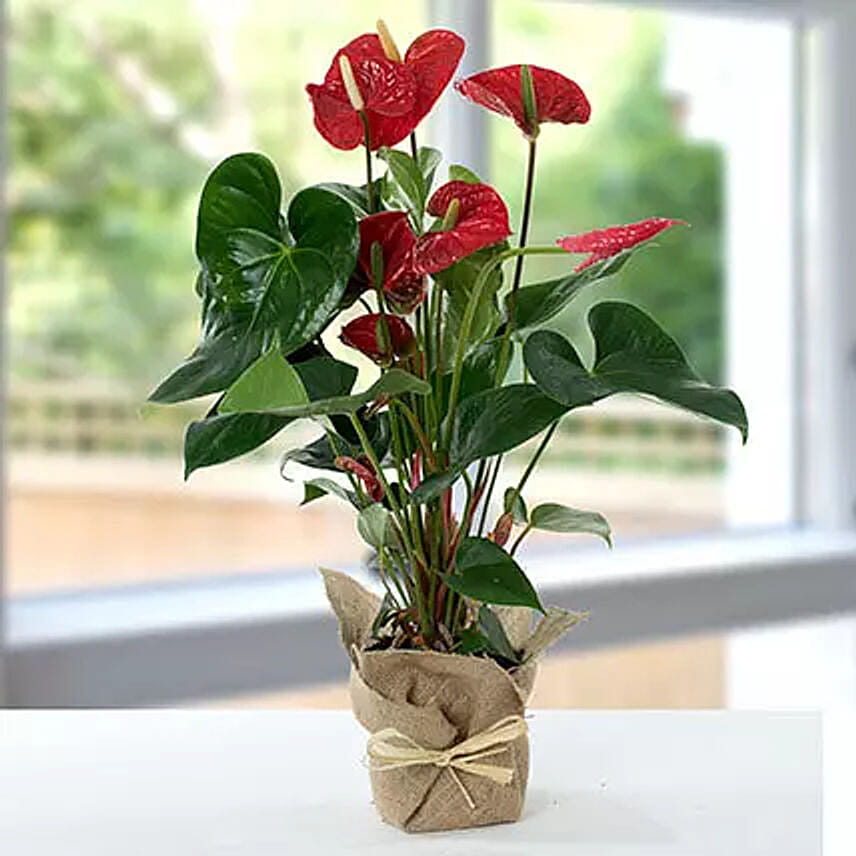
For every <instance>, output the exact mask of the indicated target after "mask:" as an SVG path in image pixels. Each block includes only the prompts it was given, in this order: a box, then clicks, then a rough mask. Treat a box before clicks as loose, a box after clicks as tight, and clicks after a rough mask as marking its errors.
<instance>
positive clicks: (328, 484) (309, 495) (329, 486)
mask: <svg viewBox="0 0 856 856" xmlns="http://www.w3.org/2000/svg"><path fill="white" fill-rule="evenodd" d="M328 494H332V495H333V496H338V497H339V499H344V500H345V502H348V503H350V504H351V505H353V506H354V508H359V507H360V502H359V499H358V498H357V495H356V494H355V493H354V492H353V491H351V490H348V489H347V488H344V487H342V485H340V484H339V483H338V482H335V481H333V479H324V478H319V479H309V480H308V481H305V482H303V502H301V503H300V504H301V505H308V504H309V503H310V502H312V501H313V500H316V499H320V498H321V497H322V496H327V495H328Z"/></svg>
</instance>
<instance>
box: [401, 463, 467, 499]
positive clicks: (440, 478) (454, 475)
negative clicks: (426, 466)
mask: <svg viewBox="0 0 856 856" xmlns="http://www.w3.org/2000/svg"><path fill="white" fill-rule="evenodd" d="M460 475H461V473H460V471H458V470H451V471H446V472H442V473H432V474H431V475H430V476H428V477H427V478H425V479H423V481H421V482H420V483H419V485H418V487H416V489H415V490H414V491H413V493H411V494H410V502H411V503H412V504H413V505H421V504H422V503H425V502H432V501H433V500H435V499H438V498H439V497H441V496H442V495H443V494H444V493H445V492H446V491H447V490H448V489H449V488H450V487H451V486H452V485H453V484H454V483H455V482H456V481H457V480H458V478H460Z"/></svg>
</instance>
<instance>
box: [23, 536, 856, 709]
mask: <svg viewBox="0 0 856 856" xmlns="http://www.w3.org/2000/svg"><path fill="white" fill-rule="evenodd" d="M526 566H527V569H528V570H529V572H530V574H531V576H532V578H533V580H534V581H535V582H536V584H537V585H538V586H539V587H540V589H541V591H542V594H543V598H544V600H545V602H546V603H548V604H556V605H558V606H563V607H566V608H572V609H586V610H588V611H589V612H590V620H589V621H588V622H586V623H585V624H584V625H583V626H581V627H580V628H578V629H577V630H575V631H574V632H573V633H570V634H568V635H567V636H566V637H565V638H564V639H563V640H562V641H561V642H560V643H559V647H561V648H565V649H574V650H586V649H594V648H598V647H605V646H616V645H628V644H635V643H637V642H641V641H643V640H651V639H665V638H669V637H680V636H688V635H693V634H698V633H709V632H717V631H718V632H722V631H727V630H729V629H735V628H741V627H751V626H757V625H763V624H769V623H773V622H779V621H792V620H797V619H800V618H808V617H811V616H818V615H831V614H836V613H838V614H841V613H853V612H856V533H820V532H812V531H795V530H794V531H779V532H770V531H767V532H753V533H746V534H732V535H722V534H719V535H701V536H696V537H683V538H675V539H670V540H664V539H657V540H651V541H645V542H640V543H636V544H626V545H624V546H622V547H620V548H618V549H616V550H615V551H613V552H610V551H608V550H606V549H605V548H591V549H590V548H585V549H579V550H562V551H552V552H550V553H545V552H541V553H535V552H534V551H533V553H532V554H531V555H529V556H527V557H526ZM7 627H8V648H7V654H8V657H7V675H8V681H7V703H8V704H10V705H11V706H15V707H126V706H139V705H151V704H174V703H178V702H184V701H195V700H200V699H205V698H224V697H228V696H232V695H239V694H248V693H259V692H267V691H273V690H280V689H285V688H292V687H297V686H305V685H309V684H319V683H324V682H333V681H340V680H343V679H344V678H345V673H346V668H347V659H346V657H345V655H344V652H343V651H342V649H341V645H340V643H339V640H338V634H337V633H336V630H335V622H334V620H333V617H332V614H331V612H330V609H329V606H328V605H327V603H326V601H325V598H324V592H323V586H322V585H321V581H320V579H319V577H318V576H317V574H316V572H315V571H314V570H313V571H310V570H307V571H303V572H300V571H298V572H296V573H289V574H281V575H273V574H268V575H255V576H240V577H238V576H236V577H223V578H219V579H209V580H208V581H206V582H191V583H186V584H184V583H174V584H170V585H150V586H134V587H123V588H111V589H101V590H92V591H79V592H69V593H65V594H62V593H59V594H50V595H45V596H26V597H19V598H11V599H10V600H9V602H8V611H7Z"/></svg>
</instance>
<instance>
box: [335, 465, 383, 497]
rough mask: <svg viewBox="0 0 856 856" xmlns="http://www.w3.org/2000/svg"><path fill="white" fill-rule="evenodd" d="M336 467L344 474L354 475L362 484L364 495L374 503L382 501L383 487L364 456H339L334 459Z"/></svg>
mask: <svg viewBox="0 0 856 856" xmlns="http://www.w3.org/2000/svg"><path fill="white" fill-rule="evenodd" d="M336 466H337V467H338V468H339V469H340V470H344V472H346V473H352V474H353V475H355V476H356V477H357V478H358V479H359V480H360V481H361V482H362V484H363V489H364V490H365V492H366V494H367V495H368V496H369V498H370V499H372V500H374V502H380V501H381V500H382V499H383V493H384V491H383V485H382V484H381V483H380V479H379V478H378V477H377V472H376V471H375V468H374V466H372V462H371V461H370V460H369V459H368V458H367V457H366V456H365V455H360V456H359V457H358V458H350V457H347V456H345V455H340V456H339V457H338V458H336Z"/></svg>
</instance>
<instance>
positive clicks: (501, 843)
mask: <svg viewBox="0 0 856 856" xmlns="http://www.w3.org/2000/svg"><path fill="white" fill-rule="evenodd" d="M530 727H531V740H532V752H533V764H532V774H531V778H530V785H529V793H528V797H527V804H526V809H525V812H524V816H523V819H522V820H521V822H520V823H517V824H514V825H510V826H499V827H489V828H484V829H478V830H466V831H463V832H456V833H435V834H432V835H421V836H408V835H406V833H403V832H399V831H398V830H396V829H393V828H392V827H388V826H385V825H384V824H383V823H381V821H380V820H379V819H378V818H377V816H376V815H375V812H374V809H373V807H372V805H371V803H370V792H369V784H368V774H367V772H366V770H365V769H364V768H363V766H362V765H361V758H362V755H363V750H364V745H365V734H364V732H363V731H362V729H361V728H360V727H359V726H358V725H356V723H355V722H354V721H353V720H352V718H351V716H350V714H349V713H344V712H341V713H340V712H309V711H294V712H275V711H269V712H263V711H252V712H222V711H210V712H209V711H109V712H108V711H104V712H101V711H88V712H87V711H81V712H66V711H57V712H39V713H29V712H23V711H22V712H14V711H6V712H0V853H3V854H9V856H35V854H39V856H41V855H42V854H52V856H53V854H62V856H78V854H80V856H84V854H85V856H100V855H101V854H104V856H108V854H109V856H126V855H127V854H140V856H143V854H145V856H173V854H175V856H195V854H205V856H208V854H252V856H266V854H277V856H282V855H283V854H291V853H294V854H301V856H302V854H318V856H326V854H339V853H353V854H362V853H372V854H378V853H379V854H384V853H403V852H405V846H406V847H407V850H406V852H407V853H408V856H411V854H412V856H421V854H429V853H430V854H432V856H454V855H455V854H467V856H481V854H482V853H491V854H496V856H503V854H525V856H536V854H559V853H561V854H563V855H564V854H597V856H610V855H611V854H621V856H641V854H646V856H653V854H657V856H670V855H671V854H681V856H707V854H710V856H714V854H715V856H724V854H728V856H754V854H758V856H762V854H763V856H771V854H775V856H816V854H820V852H821V844H820V841H821V738H820V720H819V718H818V717H815V716H812V715H796V714H790V715H788V714H766V713H716V712H709V713H691V712H675V713H666V712H650V713H647V712H627V713H624V712H609V713H603V712H571V711H568V712H565V711H550V712H537V711H536V712H535V713H533V714H532V715H531V718H530Z"/></svg>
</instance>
